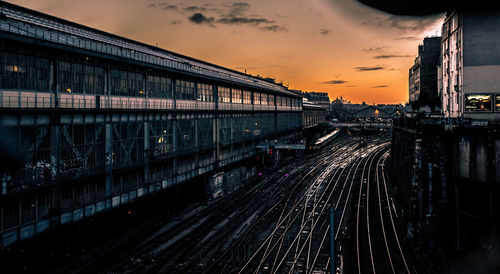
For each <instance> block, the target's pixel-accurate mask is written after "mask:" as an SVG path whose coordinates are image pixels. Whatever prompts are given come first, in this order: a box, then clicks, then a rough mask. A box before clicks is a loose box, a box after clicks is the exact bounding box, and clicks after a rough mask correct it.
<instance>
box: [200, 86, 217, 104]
mask: <svg viewBox="0 0 500 274" xmlns="http://www.w3.org/2000/svg"><path fill="white" fill-rule="evenodd" d="M198 101H203V102H213V101H214V92H213V90H212V85H208V84H198Z"/></svg>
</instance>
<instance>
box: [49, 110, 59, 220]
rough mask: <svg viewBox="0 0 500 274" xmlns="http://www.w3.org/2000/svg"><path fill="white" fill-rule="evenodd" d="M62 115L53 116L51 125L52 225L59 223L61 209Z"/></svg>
mask: <svg viewBox="0 0 500 274" xmlns="http://www.w3.org/2000/svg"><path fill="white" fill-rule="evenodd" d="M59 122H60V117H57V116H56V117H52V122H51V126H50V164H51V172H50V173H51V174H50V177H51V179H52V183H53V184H54V185H55V187H54V188H53V189H52V203H51V212H52V216H51V217H52V225H54V226H57V225H59V222H60V219H59V213H60V211H61V182H60V180H59V170H60V162H61V134H60V132H61V126H60V123H59Z"/></svg>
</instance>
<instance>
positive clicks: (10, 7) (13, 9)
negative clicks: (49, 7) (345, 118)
mask: <svg viewBox="0 0 500 274" xmlns="http://www.w3.org/2000/svg"><path fill="white" fill-rule="evenodd" d="M0 13H1V17H0V18H1V19H0V22H1V25H0V30H1V31H3V32H7V33H12V34H15V35H21V36H27V37H30V38H35V39H41V40H45V41H48V42H52V43H56V44H63V45H66V46H70V47H75V48H80V49H84V50H90V51H95V52H98V53H101V54H106V55H113V56H117V57H119V58H125V59H132V60H134V61H139V62H143V63H149V64H152V65H160V66H163V67H166V68H170V69H176V70H180V71H185V72H189V73H196V74H201V75H204V76H206V77H210V78H216V79H221V80H226V81H231V82H234V83H237V84H242V85H247V86H251V87H255V88H260V89H267V90H271V91H275V92H279V93H282V94H286V95H289V96H293V97H300V96H299V95H298V94H296V93H294V92H291V91H289V90H288V89H287V88H286V87H284V86H282V85H279V84H273V83H270V82H268V81H264V80H262V79H259V78H258V77H253V76H251V75H248V74H245V73H242V72H239V71H236V70H232V69H229V68H225V67H222V66H219V65H215V64H211V63H208V62H205V61H202V60H198V59H195V58H192V57H189V56H185V55H182V54H179V53H175V52H172V51H168V50H165V49H161V48H159V47H155V46H151V45H148V44H145V43H141V42H137V41H134V40H131V39H128V38H125V37H121V36H118V35H115V34H111V33H108V32H104V31H101V30H98V29H94V28H91V27H88V26H84V25H81V24H77V23H75V22H71V21H68V20H64V19H61V18H58V17H55V16H51V15H48V14H45V13H41V12H38V11H35V10H31V9H27V8H24V7H21V6H18V5H14V4H11V3H7V2H3V1H0Z"/></svg>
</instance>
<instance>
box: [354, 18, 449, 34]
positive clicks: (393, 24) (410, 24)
mask: <svg viewBox="0 0 500 274" xmlns="http://www.w3.org/2000/svg"><path fill="white" fill-rule="evenodd" d="M441 20H443V15H441V14H438V15H433V16H427V17H417V16H388V17H385V16H384V17H379V16H377V17H375V18H372V19H371V20H370V21H365V22H363V23H362V24H363V25H367V26H368V25H369V26H375V27H378V28H392V29H397V30H399V31H401V32H423V31H424V30H425V29H426V28H428V27H429V26H431V25H433V24H434V23H436V22H438V21H441Z"/></svg>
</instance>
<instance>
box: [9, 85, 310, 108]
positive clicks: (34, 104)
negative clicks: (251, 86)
mask: <svg viewBox="0 0 500 274" xmlns="http://www.w3.org/2000/svg"><path fill="white" fill-rule="evenodd" d="M14 94H15V95H14ZM27 94H28V95H27ZM57 97H58V98H56V96H55V95H54V94H51V93H47V92H44V93H37V92H24V91H5V93H4V92H3V91H1V90H0V108H35V109H50V108H62V109H138V110H139V109H140V110H148V109H151V110H207V111H209V110H231V111H242V110H246V111H274V110H276V109H278V110H280V111H285V110H286V111H301V110H302V109H301V108H299V107H290V106H278V107H276V106H273V105H248V104H232V103H219V104H218V107H216V104H215V103H214V102H203V101H194V100H193V101H190V100H174V99H163V98H141V97H120V96H106V95H91V94H60V95H59V96H57Z"/></svg>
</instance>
